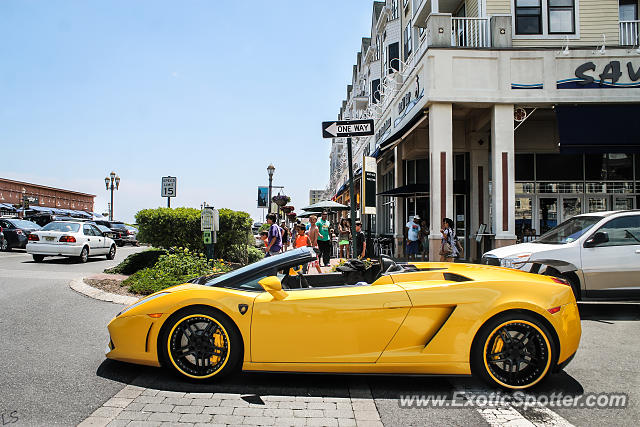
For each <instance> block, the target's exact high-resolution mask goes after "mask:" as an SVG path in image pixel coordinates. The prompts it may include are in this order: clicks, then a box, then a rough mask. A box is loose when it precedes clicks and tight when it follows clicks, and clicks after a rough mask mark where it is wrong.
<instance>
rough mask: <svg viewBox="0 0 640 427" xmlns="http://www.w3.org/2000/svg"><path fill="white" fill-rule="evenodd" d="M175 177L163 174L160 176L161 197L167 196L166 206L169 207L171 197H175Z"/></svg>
mask: <svg viewBox="0 0 640 427" xmlns="http://www.w3.org/2000/svg"><path fill="white" fill-rule="evenodd" d="M176 181H177V179H176V177H175V176H163V177H162V187H161V188H162V189H161V191H160V194H161V197H166V198H167V207H168V208H170V207H171V198H172V197H176Z"/></svg>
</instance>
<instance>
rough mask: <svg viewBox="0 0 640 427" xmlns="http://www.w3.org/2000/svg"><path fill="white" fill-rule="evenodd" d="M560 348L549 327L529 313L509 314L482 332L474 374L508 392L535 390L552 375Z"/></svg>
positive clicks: (476, 346)
mask: <svg viewBox="0 0 640 427" xmlns="http://www.w3.org/2000/svg"><path fill="white" fill-rule="evenodd" d="M556 351H557V350H556V346H555V343H554V341H553V339H552V337H551V333H550V332H549V330H548V329H547V327H546V326H545V325H544V324H543V323H542V322H540V321H539V320H538V319H536V318H535V317H534V316H532V315H529V314H526V313H507V314H505V315H502V316H499V317H497V318H494V319H492V320H490V321H489V322H488V323H487V324H485V325H484V326H483V327H482V329H481V330H480V331H479V332H478V335H477V336H476V338H475V340H474V344H473V347H472V353H471V369H472V371H473V373H474V375H476V376H478V377H480V379H482V380H483V381H485V382H486V383H488V384H490V385H493V386H498V387H502V388H505V389H512V390H517V389H525V388H529V387H532V386H534V385H536V384H538V383H539V382H541V381H542V380H544V379H545V377H546V376H547V375H548V374H549V373H550V372H551V367H552V364H553V361H554V360H555V359H557V355H556Z"/></svg>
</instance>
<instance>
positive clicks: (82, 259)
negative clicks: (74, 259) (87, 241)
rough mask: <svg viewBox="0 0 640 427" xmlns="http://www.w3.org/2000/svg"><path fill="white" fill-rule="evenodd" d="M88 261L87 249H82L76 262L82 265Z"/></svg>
mask: <svg viewBox="0 0 640 427" xmlns="http://www.w3.org/2000/svg"><path fill="white" fill-rule="evenodd" d="M88 259H89V248H88V247H86V246H85V247H83V248H82V251H81V252H80V256H79V257H78V261H80V262H81V263H83V264H84V263H85V262H87V260H88Z"/></svg>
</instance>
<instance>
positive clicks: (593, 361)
mask: <svg viewBox="0 0 640 427" xmlns="http://www.w3.org/2000/svg"><path fill="white" fill-rule="evenodd" d="M134 250H137V249H133V248H128V247H127V248H125V249H123V248H120V250H119V253H118V256H117V258H116V260H115V261H106V260H104V259H96V260H90V261H89V262H88V263H87V264H75V263H72V262H69V261H67V260H51V261H48V262H45V263H42V264H35V263H33V262H31V260H30V257H28V256H27V255H26V254H24V253H19V252H14V253H0V289H2V292H0V343H1V344H0V357H1V358H2V359H1V360H2V362H1V365H0V366H1V368H2V369H0V384H1V388H0V415H2V417H4V418H3V419H2V420H3V423H7V422H11V421H13V420H14V417H17V418H18V422H17V423H15V424H14V425H50V424H61V425H74V424H77V423H78V422H80V421H82V420H84V419H85V418H86V417H87V416H88V415H89V414H91V413H92V412H93V411H94V410H95V409H96V408H98V407H100V406H101V405H102V404H103V403H104V402H105V401H107V400H108V399H109V398H111V397H112V396H113V395H115V394H116V393H117V392H118V391H120V390H121V389H122V388H123V387H124V386H125V385H126V384H134V385H138V386H142V387H149V388H154V389H158V390H166V391H179V392H209V393H210V392H215V393H240V394H242V395H247V396H256V397H255V398H256V399H257V397H259V396H260V395H261V394H263V395H286V396H301V395H302V396H305V395H307V396H308V395H321V396H333V397H344V396H345V393H347V391H346V390H348V383H349V381H351V380H352V377H349V376H343V375H306V374H267V373H265V374H248V373H245V374H241V375H238V376H236V377H233V378H230V379H226V380H224V381H221V382H218V383H213V384H211V383H209V384H193V383H191V382H186V381H183V380H182V379H179V378H176V377H174V376H173V375H171V374H169V373H167V372H166V371H163V370H160V369H155V368H145V367H136V366H132V365H128V364H124V363H118V362H113V361H108V360H105V358H104V352H103V350H104V347H105V343H106V340H107V332H106V327H105V326H106V324H107V322H108V321H109V319H110V318H111V317H112V316H113V315H114V314H115V313H117V312H118V311H119V309H120V308H121V306H119V305H115V304H111V303H107V302H102V301H95V300H92V299H89V298H87V297H84V296H82V295H79V294H77V293H75V292H74V291H72V290H71V289H69V287H68V283H69V281H70V280H71V279H73V278H77V277H82V276H86V275H89V274H91V273H96V272H101V271H102V270H103V269H104V268H107V267H109V266H111V265H115V264H116V263H117V262H119V261H120V260H122V259H123V258H124V256H125V255H126V254H128V253H131V252H132V251H134ZM581 315H582V318H583V321H582V326H583V335H582V341H581V347H580V349H579V351H578V353H577V355H576V357H575V359H574V360H573V362H572V363H571V364H570V365H569V366H568V367H567V368H566V370H565V371H564V372H562V373H560V374H558V375H555V376H553V377H552V378H551V379H550V380H549V381H547V382H546V383H545V384H543V385H542V386H540V387H538V388H536V389H535V390H533V391H532V392H530V395H532V396H542V395H545V394H547V395H548V394H550V393H552V392H562V393H564V394H565V395H571V396H580V395H585V394H586V393H591V392H595V393H611V392H624V393H627V394H628V406H627V408H625V409H586V408H553V409H552V411H548V412H544V411H542V412H541V411H539V410H535V409H532V410H524V409H522V408H517V412H513V413H511V414H507V417H509V416H511V417H516V418H517V417H521V419H519V420H515V421H514V422H512V423H511V425H516V424H517V425H528V426H532V425H550V424H554V425H563V423H568V424H573V425H577V426H601V425H619V426H627V425H628V426H632V425H634V426H635V425H637V420H638V419H640V404H639V402H640V364H639V363H638V360H640V305H637V304H582V305H581ZM358 378H359V379H360V380H362V381H364V382H366V383H367V384H368V385H369V388H370V389H371V393H372V395H373V398H374V399H375V404H376V407H377V410H378V412H379V414H380V418H381V420H382V422H383V423H384V425H386V426H407V425H434V424H436V425H437V424H440V425H464V426H469V425H474V426H475V425H501V423H502V422H496V421H495V420H494V421H491V417H492V416H494V414H492V413H487V412H483V411H481V410H480V409H479V408H477V407H465V408H460V409H452V408H433V407H425V408H402V407H401V406H400V405H399V398H400V396H402V395H432V396H435V395H447V396H452V395H453V394H454V393H455V392H457V391H460V390H474V391H476V392H477V391H488V392H490V391H491V390H487V389H486V388H484V387H483V386H482V385H481V384H480V383H478V382H476V381H475V380H474V379H471V378H451V377H420V376H415V377H408V376H363V377H358ZM554 417H555V418H554ZM565 425H566V424H565Z"/></svg>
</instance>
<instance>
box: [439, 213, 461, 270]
mask: <svg viewBox="0 0 640 427" xmlns="http://www.w3.org/2000/svg"><path fill="white" fill-rule="evenodd" d="M440 233H441V234H442V242H441V244H440V261H442V262H454V261H455V259H456V258H457V257H458V255H459V252H458V248H457V246H456V240H457V238H456V232H455V231H454V229H453V220H452V219H450V218H442V229H441V230H440Z"/></svg>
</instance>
